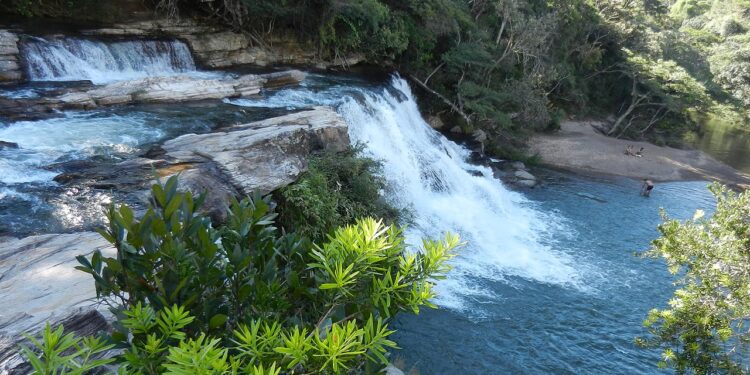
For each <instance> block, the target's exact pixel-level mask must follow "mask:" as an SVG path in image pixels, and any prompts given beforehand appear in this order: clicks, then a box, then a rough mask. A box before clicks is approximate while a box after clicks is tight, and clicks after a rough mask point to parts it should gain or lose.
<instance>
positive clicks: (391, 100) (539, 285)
mask: <svg viewBox="0 0 750 375" xmlns="http://www.w3.org/2000/svg"><path fill="white" fill-rule="evenodd" d="M34 43H38V44H34ZM90 43H92V44H91V45H89V44H83V43H80V44H76V45H78V46H80V48H81V51H82V52H80V53H78V54H77V55H76V54H75V53H73V52H72V51H75V50H76V48H78V47H75V48H73V47H70V46H65V43H63V42H60V41H44V42H41V41H35V42H27V43H26V47H30V46H32V45H33V47H34V48H28V49H27V50H26V52H25V53H26V56H27V58H28V56H31V55H32V53H31V52H30V51H31V50H32V49H33V50H34V51H35V52H33V53H34V54H37V56H38V57H39V58H40V59H41V62H40V63H38V65H39V66H46V67H55V68H50V69H47V70H44V69H40V70H39V71H40V72H46V73H40V77H43V78H40V79H45V80H49V79H54V78H58V79H61V80H64V79H71V80H72V79H81V78H84V77H87V78H85V79H94V77H95V76H97V75H98V74H100V72H102V71H104V72H110V73H111V74H110V73H108V74H104V75H102V76H101V77H108V76H113V77H124V76H127V75H128V74H131V73H133V72H134V73H135V74H136V75H141V76H142V75H151V74H174V73H176V72H184V71H186V70H190V69H194V68H191V67H190V66H191V65H190V64H187V63H186V60H184V59H183V57H185V56H183V57H180V59H177V60H175V59H173V57H174V56H173V55H174V54H175V53H176V52H174V51H177V50H178V49H179V47H177V46H178V45H179V44H178V42H160V43H166V45H168V46H170V47H166V46H164V47H163V48H164V49H165V50H168V51H172V52H168V53H167V54H165V55H159V56H162V57H164V56H167V55H169V56H171V57H169V59H166V57H165V59H166V60H165V59H162V57H160V58H159V59H156V60H147V59H145V58H144V59H143V60H142V61H143V62H144V64H145V65H148V66H150V67H158V68H155V70H153V71H149V70H148V69H147V68H143V67H141V66H139V65H136V64H137V61H136V60H133V61H134V62H130V61H131V60H128V59H124V58H123V57H122V56H121V55H117V54H116V53H112V54H111V56H113V59H114V61H115V62H116V63H117V64H110V65H107V66H105V67H104V68H101V67H98V66H88V67H86V68H85V69H83V70H82V71H79V72H75V71H74V70H73V68H70V67H69V66H68V65H66V64H67V63H68V62H69V60H68V59H73V58H78V59H80V60H81V61H84V62H85V61H87V60H86V59H87V58H86V57H85V56H94V55H95V54H96V53H99V52H97V51H103V50H107V51H112V50H113V49H116V48H114V47H113V45H112V44H111V43H110V44H99V43H101V42H93V41H90ZM138 43H146V44H147V45H148V42H142V41H141V42H138ZM73 44H75V43H73ZM102 45H103V46H102ZM120 47H121V48H124V49H125V50H126V51H127V53H126V54H128V55H129V54H130V53H132V54H133V56H135V55H136V54H137V53H140V52H136V51H141V50H143V49H144V48H145V47H143V45H138V46H134V45H130V46H126V45H122V46H118V47H117V48H120ZM160 48H162V47H160ZM170 48H171V49H170ZM60 49H63V50H65V51H67V52H65V51H62V52H61V51H60ZM155 49H159V48H155ZM65 53H70V54H71V55H73V57H71V56H67V55H65ZM157 55H158V54H157ZM82 56H83V57H82ZM106 56H110V55H106ZM118 56H119V57H118ZM149 56H154V55H151V54H149ZM188 57H189V55H188ZM157 60H158V61H161V62H163V61H167V60H168V62H167V63H166V65H164V66H162V65H159V64H161V63H155V62H153V61H157ZM96 61H98V60H96V59H94V61H93V62H92V63H96ZM148 61H152V62H148ZM190 62H191V64H192V59H190ZM145 65H144V66H145ZM192 66H193V67H194V64H193V65H192ZM57 67H64V68H59V69H58V68H57ZM45 69H46V68H45ZM50 72H51V73H50ZM55 72H56V73H55ZM196 73H197V74H202V73H201V72H198V71H196ZM24 90H26V91H24ZM28 90H29V89H28V88H24V87H20V88H17V90H16V91H15V94H14V93H11V94H12V95H16V96H22V95H27V92H28ZM42 95H43V93H42ZM312 105H330V106H332V107H334V108H335V109H336V110H337V111H338V112H339V113H340V114H341V115H342V117H343V118H344V119H345V120H346V121H347V123H348V124H349V127H350V130H349V131H350V136H351V139H352V142H355V143H364V144H365V147H366V148H365V152H366V153H367V154H369V155H370V156H372V157H374V158H377V159H380V160H382V161H383V166H384V175H385V178H386V180H387V181H388V185H389V187H388V191H386V192H385V194H387V196H388V197H389V199H390V200H391V202H392V203H393V204H394V205H396V206H398V207H400V208H404V209H408V210H409V211H410V212H411V215H410V216H411V220H410V223H409V229H408V231H407V235H408V238H409V241H410V242H411V243H415V244H416V243H419V242H420V239H421V238H423V237H437V236H440V235H441V234H442V233H444V232H445V231H452V232H456V233H458V234H460V235H461V237H462V238H463V240H465V241H467V245H466V246H465V247H464V248H463V249H462V250H461V252H460V254H459V256H458V257H457V258H456V259H455V261H454V262H453V266H454V269H453V271H452V272H451V273H450V275H449V277H448V279H447V280H445V281H442V282H440V283H439V285H438V288H437V289H438V293H439V294H440V296H439V297H438V298H437V300H436V303H437V304H438V305H439V306H440V309H439V310H429V309H427V310H423V311H422V314H421V315H420V316H418V317H415V316H412V315H404V316H402V317H399V318H398V319H397V321H396V322H395V328H397V329H398V330H399V332H398V333H397V337H396V339H397V341H398V342H399V343H400V345H401V347H402V348H403V350H401V351H398V352H397V353H395V356H396V357H397V358H401V359H402V361H403V362H404V364H405V365H406V366H407V368H414V369H417V370H418V371H419V372H420V373H422V374H505V373H514V374H548V373H554V374H566V373H570V374H601V373H622V374H632V373H650V372H654V373H655V372H656V367H655V365H654V364H655V362H656V361H657V360H658V353H657V352H654V351H648V350H643V349H638V348H636V347H635V346H634V344H633V339H634V338H635V337H636V336H637V335H639V334H642V333H644V330H643V329H642V328H641V321H642V320H643V318H644V317H645V315H646V313H647V312H648V310H649V309H650V308H652V307H655V306H663V305H664V303H665V301H666V300H667V299H668V297H669V295H670V293H671V288H672V286H671V284H670V278H669V276H668V274H667V273H666V271H665V267H664V266H663V264H661V263H660V262H658V261H654V260H646V259H641V258H638V257H636V256H634V252H636V251H641V250H644V249H646V248H647V247H648V244H649V241H650V240H652V239H653V238H654V237H655V236H656V235H657V233H656V231H655V226H656V225H657V224H658V222H659V214H658V209H659V207H664V208H666V210H667V211H668V212H669V213H670V214H672V215H674V216H675V217H679V218H686V217H689V216H690V215H692V212H693V211H694V210H695V209H697V208H703V209H707V210H709V211H710V209H711V207H712V200H711V199H710V196H709V194H708V193H707V191H706V189H705V183H703V182H681V183H665V184H659V185H658V186H657V188H656V190H655V191H654V193H653V194H652V197H651V198H650V199H645V198H642V197H640V196H639V195H638V189H639V186H638V183H637V182H635V181H630V180H625V179H623V180H602V181H599V180H592V179H583V178H578V177H575V176H571V175H566V174H560V173H556V172H547V173H546V174H545V176H546V177H545V184H544V185H543V186H542V187H541V188H537V189H533V190H524V191H523V192H517V191H513V190H511V189H509V188H508V187H506V186H505V185H504V184H503V183H501V182H500V181H499V180H497V179H494V178H493V177H492V175H493V173H492V170H491V168H489V167H486V166H478V165H473V164H471V163H469V162H468V159H469V156H470V153H469V151H468V150H467V149H465V148H464V147H462V146H460V145H458V144H456V143H454V142H452V141H450V140H448V139H446V138H445V137H443V136H442V135H440V134H439V133H437V132H435V131H434V130H432V129H431V128H430V127H429V126H428V125H427V124H426V123H425V121H424V119H422V117H421V115H420V113H419V110H418V106H417V103H416V100H415V98H414V97H413V94H412V92H411V90H410V88H409V85H408V84H407V83H406V82H405V81H404V80H402V79H400V78H398V77H395V78H392V79H391V80H390V81H387V82H382V81H376V82H372V81H369V82H368V81H366V80H364V79H361V78H357V77H352V76H333V75H320V74H311V75H310V76H309V77H308V79H307V80H306V81H305V82H304V83H303V84H302V85H301V86H300V87H295V88H288V89H283V90H278V91H271V92H265V93H264V97H263V98H261V99H258V100H255V99H252V100H251V99H233V100H225V101H224V103H209V104H206V103H199V104H194V105H185V104H180V105H175V106H156V107H149V106H127V107H118V108H112V109H107V110H98V111H89V112H75V111H71V112H66V113H65V114H64V116H62V117H60V118H55V119H50V120H42V121H33V122H31V121H28V122H12V123H11V122H8V123H3V124H0V140H4V141H11V142H17V143H19V145H20V147H21V148H20V149H18V150H3V151H0V219H2V222H3V225H4V227H3V228H0V234H15V235H19V234H25V233H38V232H48V231H57V230H71V229H75V228H76V227H75V225H66V224H65V220H67V219H66V218H71V217H80V216H81V215H80V214H79V213H77V212H76V211H75V210H72V209H70V208H69V207H70V206H63V207H62V208H60V205H56V203H55V202H57V200H59V198H60V197H59V196H60V195H63V194H65V192H64V190H63V189H62V188H61V187H60V186H58V185H57V184H56V183H55V182H54V181H52V177H53V176H54V175H55V174H56V173H57V171H56V170H55V169H54V168H51V169H50V167H49V166H50V165H51V164H53V163H57V162H60V161H66V160H78V159H96V160H110V161H112V162H115V161H119V160H124V159H127V158H131V157H134V156H136V155H138V154H139V153H141V152H143V151H144V150H145V149H146V148H147V147H148V146H149V145H151V144H154V143H158V142H160V141H162V140H164V139H168V138H172V137H175V136H177V135H179V134H184V133H188V132H206V131H210V130H212V129H215V128H217V127H219V126H221V125H225V124H231V123H235V122H242V121H252V120H257V119H260V118H263V117H268V116H272V115H278V114H280V113H286V112H288V111H294V110H298V109H301V108H305V107H309V106H312ZM107 198H108V197H107V196H103V197H101V199H102V201H103V202H106V201H107ZM40 228H41V229H40Z"/></svg>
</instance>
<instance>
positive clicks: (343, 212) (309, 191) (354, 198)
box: [274, 147, 401, 241]
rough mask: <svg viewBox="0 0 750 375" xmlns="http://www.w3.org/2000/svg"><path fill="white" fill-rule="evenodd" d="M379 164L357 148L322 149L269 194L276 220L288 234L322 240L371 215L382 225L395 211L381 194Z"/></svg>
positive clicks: (396, 215) (394, 216)
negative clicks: (303, 170) (298, 174)
mask: <svg viewBox="0 0 750 375" xmlns="http://www.w3.org/2000/svg"><path fill="white" fill-rule="evenodd" d="M381 167H382V166H381V165H380V163H379V162H377V161H375V160H373V159H370V158H368V157H364V156H362V148H361V147H355V148H351V149H349V150H347V151H344V152H338V153H333V152H325V153H322V154H320V155H316V156H314V157H312V158H311V159H310V163H309V169H308V171H307V172H306V173H305V174H303V175H302V176H301V177H300V178H299V180H297V182H295V183H294V184H292V185H289V186H287V187H285V188H282V189H279V191H277V192H276V193H274V200H275V201H276V202H278V204H279V210H278V211H279V218H278V222H279V223H280V224H281V226H282V227H283V228H284V229H286V230H287V231H289V232H296V233H297V234H299V235H302V236H305V237H308V238H310V239H311V240H313V241H320V240H324V239H325V238H326V236H327V235H328V234H330V233H331V232H332V231H333V230H334V229H336V228H338V227H340V226H343V225H346V224H351V223H353V222H354V221H355V220H356V219H357V218H360V217H366V216H373V217H377V218H380V219H383V220H384V221H385V222H386V223H389V224H390V223H395V222H397V221H398V219H399V217H400V216H401V215H400V212H399V211H398V210H396V209H394V208H393V207H391V206H390V205H389V204H388V203H387V202H385V199H384V198H383V196H382V195H381V194H380V193H381V191H383V190H385V189H386V185H385V180H384V179H383V178H382V177H381V174H380V172H381Z"/></svg>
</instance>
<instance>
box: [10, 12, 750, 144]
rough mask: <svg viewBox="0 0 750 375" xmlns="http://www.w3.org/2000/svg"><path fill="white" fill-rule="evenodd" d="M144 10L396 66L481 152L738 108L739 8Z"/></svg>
mask: <svg viewBox="0 0 750 375" xmlns="http://www.w3.org/2000/svg"><path fill="white" fill-rule="evenodd" d="M86 1H89V0H72V2H86ZM72 2H61V1H58V2H55V1H52V2H46V1H45V2H41V1H39V0H10V3H8V5H5V8H6V9H7V8H11V9H12V8H14V7H15V8H16V9H17V12H16V13H21V14H27V15H37V14H50V13H55V11H54V8H55V7H54V6H53V5H54V4H58V3H60V4H62V3H72ZM131 2H132V1H130V0H110V1H104V2H101V3H109V4H129V3H131ZM153 4H154V5H155V8H156V9H157V10H160V11H162V12H164V13H166V14H168V15H170V16H174V17H178V16H180V15H182V16H186V17H187V16H196V15H201V16H208V17H213V18H215V19H218V20H219V21H220V22H222V23H224V24H225V25H229V26H231V27H233V28H235V29H237V30H242V31H244V32H246V33H248V34H249V35H251V37H252V38H251V39H252V40H253V41H254V43H256V44H260V45H264V44H273V43H274V41H275V40H277V38H276V37H277V36H279V35H294V36H296V37H297V38H298V39H299V40H301V41H302V42H305V43H308V44H309V45H310V46H311V48H316V49H317V52H318V54H319V55H320V56H321V57H324V58H328V59H333V60H337V61H341V62H345V61H347V60H345V59H343V58H344V57H347V56H350V55H355V54H356V55H361V56H364V57H365V58H366V59H367V61H368V62H370V63H375V64H378V65H387V66H391V67H393V68H396V69H399V70H400V71H401V72H402V73H403V74H404V76H407V77H410V78H411V80H412V82H414V83H415V84H416V85H418V86H420V87H421V88H422V91H421V92H422V93H423V94H424V95H423V96H422V97H423V104H424V105H423V106H422V107H423V108H425V109H426V110H427V111H429V112H432V113H433V114H437V115H439V116H441V117H443V119H444V120H446V121H448V122H449V123H451V124H452V126H451V127H453V125H460V127H461V128H462V129H463V131H464V132H466V133H467V134H472V133H473V132H474V131H475V130H476V129H481V130H483V131H484V132H485V134H487V135H488V141H487V143H488V144H487V145H486V146H487V147H486V148H485V149H487V150H489V151H490V152H494V153H504V154H506V155H508V154H512V153H513V152H514V148H515V147H516V146H520V145H522V144H523V139H524V136H525V135H527V134H529V133H530V132H531V131H539V130H554V129H556V128H557V127H558V125H559V122H560V121H561V120H562V119H563V118H564V117H565V116H566V113H576V114H581V115H586V114H591V115H596V116H601V117H608V116H607V115H608V114H613V118H611V121H610V123H609V129H607V130H606V131H607V133H608V134H609V135H612V136H617V137H630V138H650V139H652V140H654V139H658V140H662V141H679V137H677V136H679V135H681V134H682V133H684V132H685V131H686V130H692V129H694V128H695V124H696V123H697V122H699V121H701V120H702V118H703V117H704V116H705V115H706V114H707V112H714V113H716V114H719V115H722V116H727V115H732V116H734V118H735V119H737V120H738V121H741V120H742V118H743V116H745V115H747V111H746V109H745V108H743V106H746V105H747V104H749V103H750V3H749V2H748V1H747V0H676V1H675V0H613V1H602V0H544V1H542V0H405V1H404V0H353V1H341V0H306V1H292V0H282V1H278V0H220V1H201V0H153ZM46 8H51V9H52V11H44V9H46Z"/></svg>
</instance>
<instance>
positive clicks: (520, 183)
mask: <svg viewBox="0 0 750 375" xmlns="http://www.w3.org/2000/svg"><path fill="white" fill-rule="evenodd" d="M515 184H516V185H518V186H523V187H527V188H533V187H534V186H536V180H518V181H516V182H515Z"/></svg>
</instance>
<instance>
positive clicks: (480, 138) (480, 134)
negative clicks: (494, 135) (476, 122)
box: [471, 129, 487, 143]
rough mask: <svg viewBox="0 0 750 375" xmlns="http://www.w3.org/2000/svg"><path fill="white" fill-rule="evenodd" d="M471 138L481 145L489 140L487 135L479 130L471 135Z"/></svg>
mask: <svg viewBox="0 0 750 375" xmlns="http://www.w3.org/2000/svg"><path fill="white" fill-rule="evenodd" d="M471 136H472V137H473V138H474V141H476V142H479V143H484V142H485V141H486V140H487V133H485V132H484V130H481V129H477V130H475V131H474V132H473V133H471Z"/></svg>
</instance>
